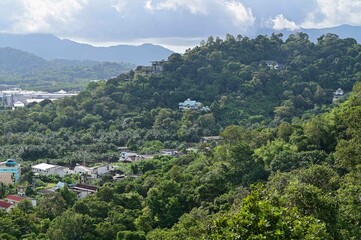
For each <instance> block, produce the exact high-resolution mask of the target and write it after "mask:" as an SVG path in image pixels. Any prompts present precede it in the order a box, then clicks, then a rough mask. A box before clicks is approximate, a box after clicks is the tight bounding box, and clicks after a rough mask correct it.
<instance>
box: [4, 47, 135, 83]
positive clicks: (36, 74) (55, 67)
mask: <svg viewBox="0 0 361 240" xmlns="http://www.w3.org/2000/svg"><path fill="white" fill-rule="evenodd" d="M132 68H135V66H134V65H132V64H129V63H114V62H95V61H76V60H64V59H56V60H51V61H46V60H44V59H43V58H41V57H38V56H36V55H34V54H31V53H28V52H24V51H21V50H18V49H13V48H0V83H1V84H13V85H14V84H17V85H19V87H22V88H38V89H41V90H60V89H72V88H73V89H74V88H82V87H85V86H86V85H87V84H88V83H89V82H90V80H99V79H102V80H103V79H108V78H110V77H114V76H117V75H119V74H120V73H123V72H128V71H129V70H131V69H132Z"/></svg>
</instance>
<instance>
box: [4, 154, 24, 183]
mask: <svg viewBox="0 0 361 240" xmlns="http://www.w3.org/2000/svg"><path fill="white" fill-rule="evenodd" d="M20 176H21V168H20V164H19V163H17V162H15V160H13V159H8V160H7V161H5V162H0V182H2V183H6V184H12V183H14V182H17V181H19V179H20Z"/></svg>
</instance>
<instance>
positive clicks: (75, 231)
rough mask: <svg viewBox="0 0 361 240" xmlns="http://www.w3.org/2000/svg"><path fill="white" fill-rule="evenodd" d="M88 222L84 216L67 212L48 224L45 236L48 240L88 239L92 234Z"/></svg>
mask: <svg viewBox="0 0 361 240" xmlns="http://www.w3.org/2000/svg"><path fill="white" fill-rule="evenodd" d="M88 222H89V219H87V217H86V216H84V215H82V214H79V213H75V212H73V211H71V210H68V211H66V212H64V213H63V214H62V215H60V216H58V217H56V218H55V219H54V220H53V221H52V222H51V223H50V226H49V229H48V231H47V233H46V234H47V236H48V237H49V239H50V240H81V239H89V238H87V236H91V234H92V232H91V230H90V228H89V227H90V226H87V225H88V224H89V223H88Z"/></svg>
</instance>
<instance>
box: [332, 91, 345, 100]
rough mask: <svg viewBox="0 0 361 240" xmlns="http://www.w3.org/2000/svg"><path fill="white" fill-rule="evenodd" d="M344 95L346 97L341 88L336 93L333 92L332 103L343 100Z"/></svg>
mask: <svg viewBox="0 0 361 240" xmlns="http://www.w3.org/2000/svg"><path fill="white" fill-rule="evenodd" d="M343 95H344V91H343V90H342V89H341V88H338V89H337V90H336V91H334V92H333V99H332V101H336V100H337V99H339V98H341V97H342V96H343Z"/></svg>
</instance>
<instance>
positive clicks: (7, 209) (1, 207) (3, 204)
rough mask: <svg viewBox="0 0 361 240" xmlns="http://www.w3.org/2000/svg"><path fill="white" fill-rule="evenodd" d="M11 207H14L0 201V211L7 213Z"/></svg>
mask: <svg viewBox="0 0 361 240" xmlns="http://www.w3.org/2000/svg"><path fill="white" fill-rule="evenodd" d="M13 207H14V205H13V204H11V203H9V202H5V201H3V200H0V209H4V210H5V211H7V212H9V211H10V209H11V208H13Z"/></svg>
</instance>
